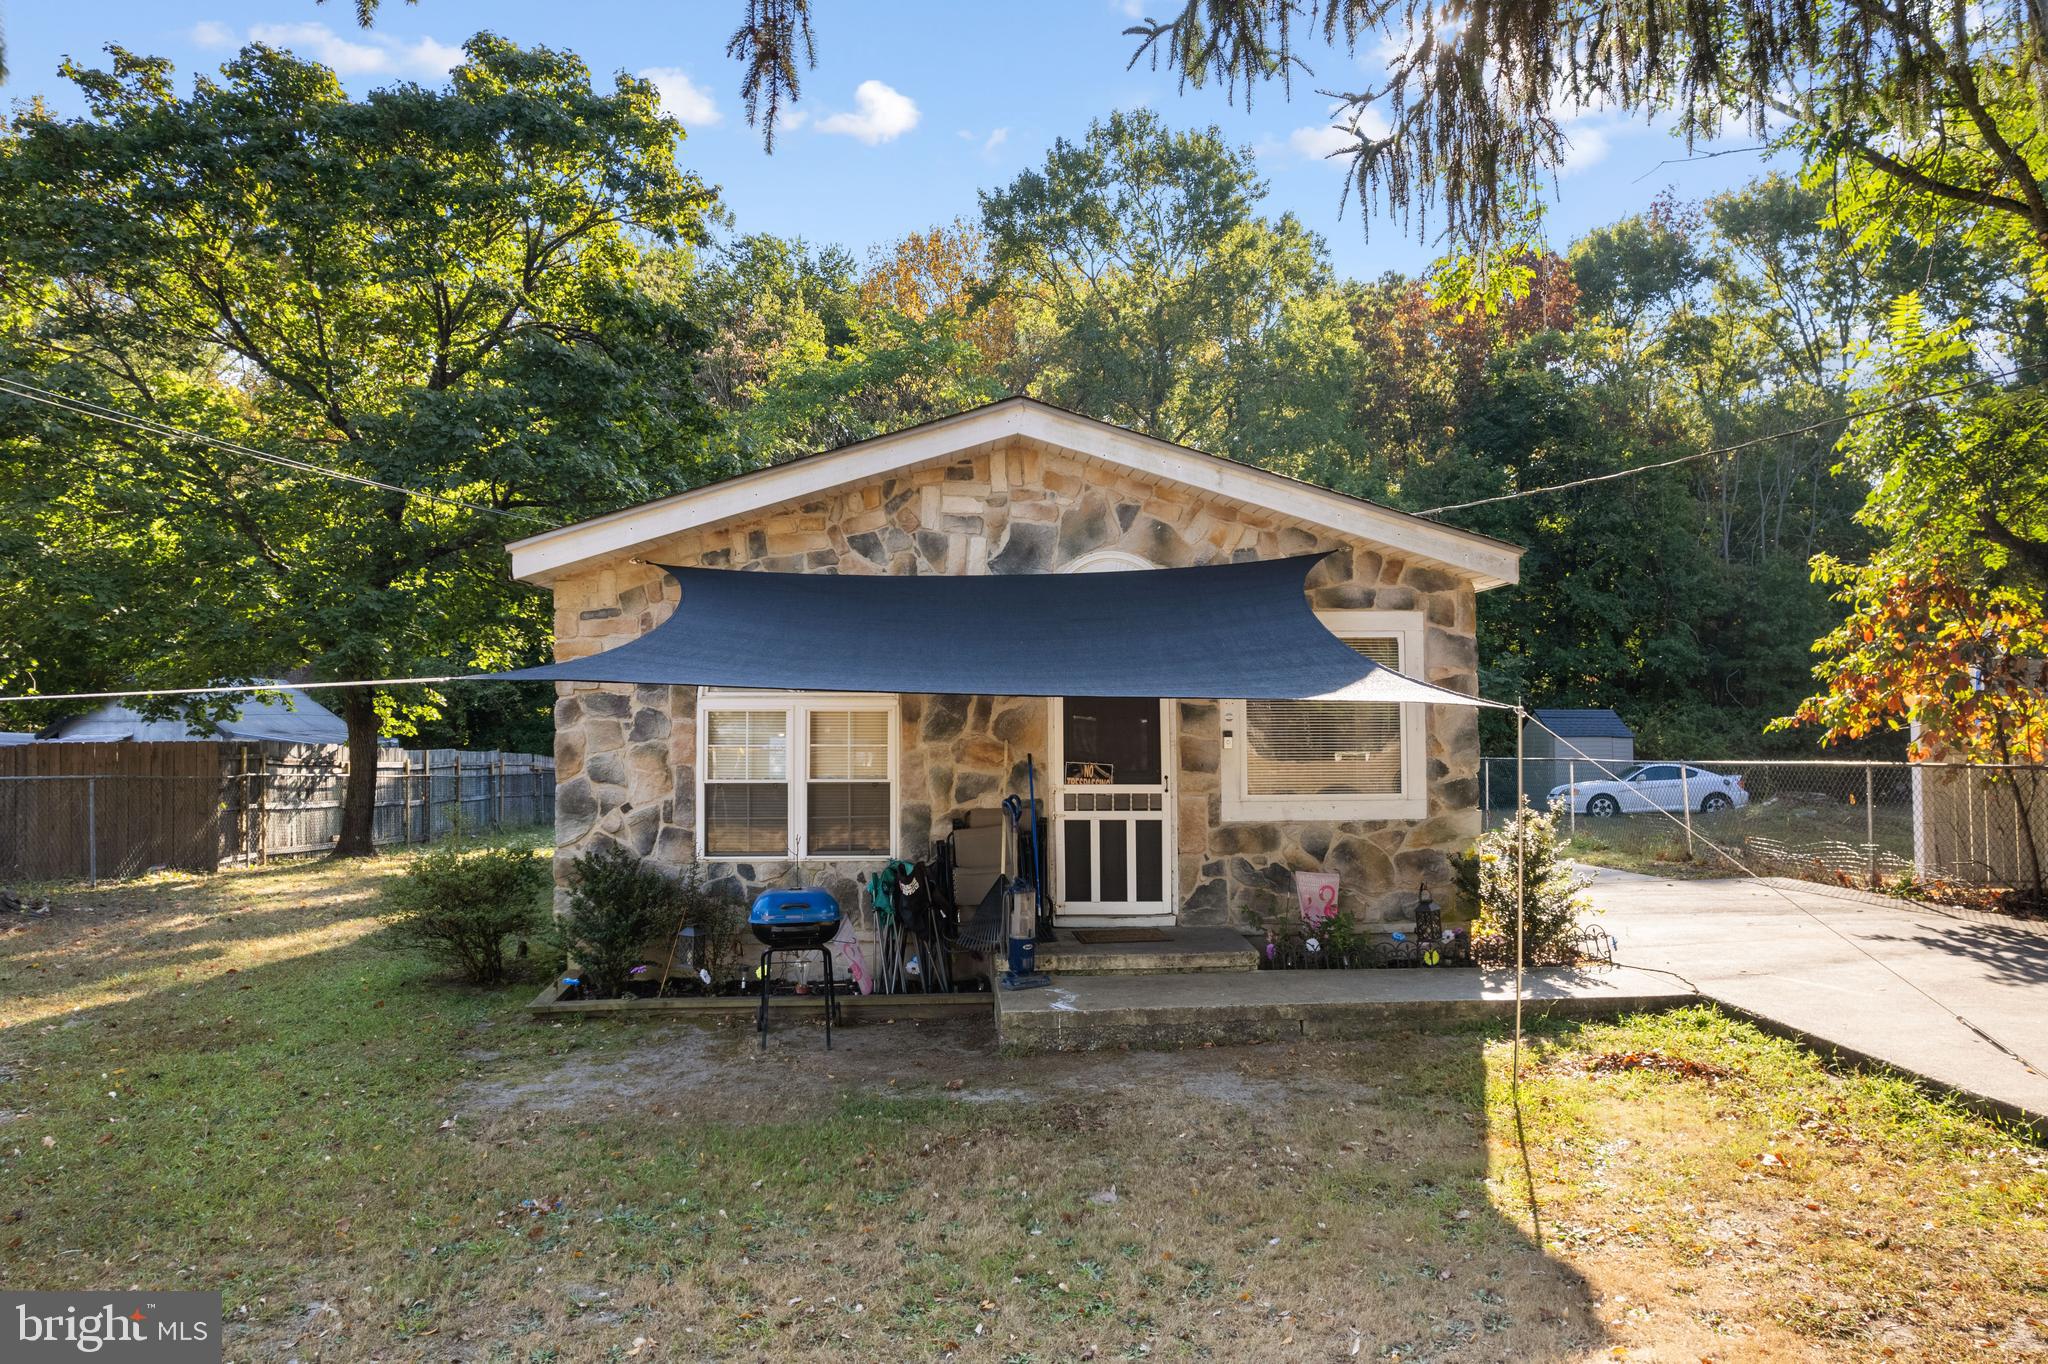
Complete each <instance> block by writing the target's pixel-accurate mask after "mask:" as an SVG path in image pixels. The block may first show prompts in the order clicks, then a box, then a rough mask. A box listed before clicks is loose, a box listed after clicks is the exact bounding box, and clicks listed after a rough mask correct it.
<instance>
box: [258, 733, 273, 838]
mask: <svg viewBox="0 0 2048 1364" xmlns="http://www.w3.org/2000/svg"><path fill="white" fill-rule="evenodd" d="M256 860H257V862H259V863H267V862H268V861H270V754H269V752H268V751H266V750H264V749H258V750H256Z"/></svg>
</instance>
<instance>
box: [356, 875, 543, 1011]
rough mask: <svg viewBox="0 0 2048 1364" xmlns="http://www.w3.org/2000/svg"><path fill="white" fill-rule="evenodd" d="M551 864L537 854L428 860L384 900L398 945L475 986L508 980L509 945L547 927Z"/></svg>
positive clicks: (386, 913) (398, 884) (394, 888)
mask: <svg viewBox="0 0 2048 1364" xmlns="http://www.w3.org/2000/svg"><path fill="white" fill-rule="evenodd" d="M547 885H548V870H547V864H546V863H545V862H543V861H542V860H541V858H540V855H539V854H538V853H536V852H535V851H533V850H532V849H531V848H487V849H484V850H483V851H481V852H464V851H463V850H462V849H460V848H459V847H456V846H454V845H452V844H450V845H447V846H444V847H439V848H435V849H433V850H432V851H430V852H426V853H422V854H421V855H420V856H418V857H416V858H414V859H413V862H412V865H411V866H409V867H407V868H406V869H405V875H404V876H403V877H402V878H401V879H400V880H399V881H398V883H397V884H396V885H394V886H392V887H391V889H390V890H389V891H387V892H386V894H385V903H386V906H387V908H386V912H385V915H384V918H385V921H386V922H387V923H389V924H390V925H391V927H392V929H393V930H394V931H395V933H396V934H397V937H398V940H399V941H401V942H404V943H407V944H409V945H411V946H414V947H419V948H422V949H424V950H425V951H426V952H427V953H428V955H430V956H432V957H434V958H436V959H437V960H439V961H441V962H443V963H445V964H446V965H448V966H451V967H453V968H454V969H455V971H456V973H457V974H459V975H460V976H461V977H462V978H463V979H464V980H466V981H469V982H470V983H471V984H474V985H495V984H497V983H498V982H500V981H502V980H504V979H505V975H506V970H505V940H506V939H508V938H513V937H520V938H524V937H526V936H528V935H530V934H532V933H533V932H534V931H535V929H536V928H538V927H539V925H540V922H541V893H542V892H543V891H544V890H546V888H547Z"/></svg>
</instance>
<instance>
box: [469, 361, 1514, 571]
mask: <svg viewBox="0 0 2048 1364" xmlns="http://www.w3.org/2000/svg"><path fill="white" fill-rule="evenodd" d="M1008 436H1023V437H1026V438H1028V439H1031V440H1036V441H1039V442H1041V443H1043V444H1046V445H1051V446H1056V447H1058V448H1060V449H1062V450H1067V451H1071V452H1072V453H1074V454H1076V455H1079V456H1082V457H1085V458H1094V459H1101V460H1104V461H1106V462H1108V463H1111V464H1116V465H1119V466H1121V467H1123V468H1127V469H1130V470H1132V471H1133V472H1136V473H1140V474H1147V475H1150V476H1152V477H1155V478H1160V479H1164V480H1167V481H1169V482H1173V483H1179V484H1182V485H1185V486H1187V487H1190V488H1196V489H1200V490H1202V491H1205V492H1209V493H1213V494H1215V495H1216V496H1219V497H1225V498H1229V499H1231V500H1233V501H1237V502H1245V503H1249V504H1251V505H1253V506H1256V507H1262V508H1265V509H1267V510H1269V511H1274V512H1278V513H1280V514H1281V515H1284V516H1289V517H1292V518H1295V519H1297V520H1301V521H1305V522H1308V523H1310V524H1312V525H1318V526H1326V527H1328V528H1329V529H1331V530H1335V531H1340V532H1343V533H1344V534H1347V535H1353V536H1357V537H1358V538H1359V539H1362V540H1370V541H1372V542H1373V543H1375V544H1382V545H1385V546H1387V547H1388V548H1389V549H1394V550H1399V551H1401V552H1403V553H1407V554H1414V555H1417V556H1419V557H1421V558H1425V559H1429V560H1431V561H1432V562H1435V563H1440V564H1445V565H1447V566H1449V567H1451V568H1454V569H1457V570H1459V571H1461V572H1464V573H1467V574H1469V575H1471V577H1472V579H1473V586H1474V587H1475V588H1476V589H1477V590H1479V591H1482V592H1483V591H1485V590H1486V589H1488V588H1490V587H1500V586H1503V585H1505V584H1508V583H1513V582H1516V581H1519V579H1520V572H1521V570H1520V560H1521V551H1520V550H1518V549H1516V548H1515V547H1513V546H1511V545H1507V544H1504V543H1502V542H1500V541H1498V540H1493V539H1490V538H1488V537H1486V536H1483V535H1473V534H1471V533H1469V532H1466V531H1461V530H1458V529H1456V528H1454V527H1451V526H1440V525H1437V524H1435V523H1433V522H1429V521H1424V520H1422V519H1420V518H1419V517H1414V516H1410V515H1408V514H1406V513H1404V512H1397V511H1394V510H1392V509H1390V508H1386V507H1378V506H1374V505H1373V504H1372V503H1369V502H1361V501H1359V500H1358V499H1356V498H1352V497H1346V496H1344V495H1343V494H1341V493H1333V492H1327V491H1325V490H1323V489H1320V488H1316V487H1314V486H1313V485H1310V484H1306V483H1302V482H1299V481H1297V480H1295V479H1291V478H1284V477H1282V476H1280V475H1278V474H1273V473H1268V472H1266V471H1265V470H1263V469H1256V468H1253V467H1252V466H1250V465H1247V464H1239V463H1237V462H1236V461H1234V460H1228V459H1223V458H1220V457H1218V456H1215V455H1207V454H1203V453H1201V452H1200V451H1195V450H1189V449H1186V448H1184V447H1182V446H1178V445H1174V444H1172V443H1170V442H1168V441H1163V440H1156V439H1154V438H1152V437H1150V436H1141V435H1138V434H1136V433H1135V432H1131V431H1126V430H1124V429H1122V428H1121V427H1116V426H1111V425H1108V424H1107V423H1104V422H1096V421H1090V420H1089V419H1088V418H1086V417H1080V416H1076V415H1074V414H1073V413H1070V412H1064V411H1061V410H1060V409H1058V408H1053V407H1047V406H1044V405H1043V404H1040V403H1034V402H1031V401H1030V400H1028V399H1023V398H1012V399H1009V400H1006V401H1004V402H1000V403H995V404H993V405H991V406H988V407H984V408H978V409H976V410H974V411H972V412H964V413H962V414H960V415H959V416H958V417H956V418H951V419H944V420H940V421H935V422H931V423H929V424H927V425H925V426H920V427H917V428H915V429H913V430H910V431H904V432H901V433H898V434H896V435H890V436H879V437H876V438H875V439H872V440H867V441H862V442H861V443H859V444H858V445H853V446H849V447H848V448H846V449H844V450H841V451H838V452H837V453H834V454H827V455H821V456H813V457H811V458H808V459H801V460H796V461H793V462H791V463H789V464H781V465H776V466H773V467H771V468H767V469H761V470H757V471H756V472H754V473H750V474H742V475H740V476H739V477H737V478H732V479H728V480H726V481H724V482H722V483H715V484H712V485H711V486H709V487H706V488H699V489H695V490H693V491H690V492H683V493H677V494H676V495H674V496H673V497H666V498H663V499H662V500H660V501H658V502H649V503H646V504H645V505H643V506H638V507H629V508H627V509H625V510H624V511H618V512H613V513H611V514H610V515H608V516H599V517H595V518H593V519H591V520H589V521H583V522H579V523H578V524H576V525H573V526H565V527H563V528H562V529H560V530H552V531H544V532H542V533H541V534H539V535H533V536H529V537H527V538H526V539H524V540H515V541H513V542H512V543H511V544H509V545H507V546H506V549H507V551H508V552H509V553H510V554H511V556H512V576H513V577H514V578H517V579H520V580H522V581H529V582H531V581H543V582H544V581H546V580H547V579H549V578H551V577H554V576H556V575H558V574H560V573H562V572H564V571H566V570H568V569H571V568H574V567H576V566H578V565H581V564H585V563H590V562H593V561H595V560H599V559H607V558H613V557H616V556H617V555H620V554H624V553H626V552H628V551H630V550H633V549H637V548H639V547H641V546H644V545H648V544H651V543H653V542H655V541H657V540H662V539H665V538H667V537H669V536H672V535H678V534H681V533H683V532H684V531H689V530H694V529H696V528H697V527H700V526H707V525H712V524H715V523H717V522H720V521H726V520H731V519H733V518H735V517H741V516H747V515H751V514H754V513H758V512H762V511H768V510H772V509H773V508H776V507H779V506H782V505H784V504H786V503H790V502H800V501H804V500H806V499H808V498H812V497H817V496H819V495H821V494H823V493H826V492H828V491H831V490H833V489H836V488H841V487H846V486H849V485H852V484H858V483H864V482H866V481H868V480H869V479H874V478H880V477H883V476H885V475H888V474H892V473H895V472H897V471H899V470H902V469H905V468H909V467H911V466H912V465H917V464H922V463H925V462H926V461H929V460H937V459H944V458H946V457H947V456H949V455H954V454H957V453H959V452H960V451H962V450H965V449H970V448H972V447H974V446H979V445H987V444H989V443H991V442H993V441H999V440H1002V439H1004V438H1005V437H1008Z"/></svg>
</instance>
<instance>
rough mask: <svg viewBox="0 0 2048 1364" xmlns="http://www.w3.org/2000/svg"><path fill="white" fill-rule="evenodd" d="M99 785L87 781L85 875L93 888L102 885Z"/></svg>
mask: <svg viewBox="0 0 2048 1364" xmlns="http://www.w3.org/2000/svg"><path fill="white" fill-rule="evenodd" d="M99 785H100V784H99V783H98V782H97V781H95V780H93V779H92V778H91V777H87V778H86V779H85V874H86V879H87V880H89V881H90V882H91V883H92V885H93V888H94V889H95V890H97V889H98V888H99V884H100V814H99Z"/></svg>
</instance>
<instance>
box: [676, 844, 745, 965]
mask: <svg viewBox="0 0 2048 1364" xmlns="http://www.w3.org/2000/svg"><path fill="white" fill-rule="evenodd" d="M676 885H677V887H678V888H679V889H680V891H681V893H682V927H683V928H687V929H695V930H696V938H695V942H696V947H697V965H698V966H700V967H702V968H703V969H704V970H705V971H706V972H708V973H709V974H710V976H711V984H712V986H713V987H714V988H715V987H716V986H717V985H718V983H719V982H720V981H725V980H730V979H732V978H733V976H734V975H735V974H736V973H737V971H738V969H739V956H740V941H741V939H742V937H743V936H744V935H745V932H746V907H745V906H744V905H743V904H742V903H741V902H740V901H739V899H738V898H737V897H735V896H732V895H729V894H725V893H722V892H719V891H714V890H712V889H710V888H709V887H707V886H706V885H705V884H704V870H703V868H702V867H700V866H698V865H697V864H696V863H695V862H692V863H690V864H688V865H687V866H685V867H684V868H683V869H682V871H681V873H680V874H679V875H678V876H677V878H676Z"/></svg>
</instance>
